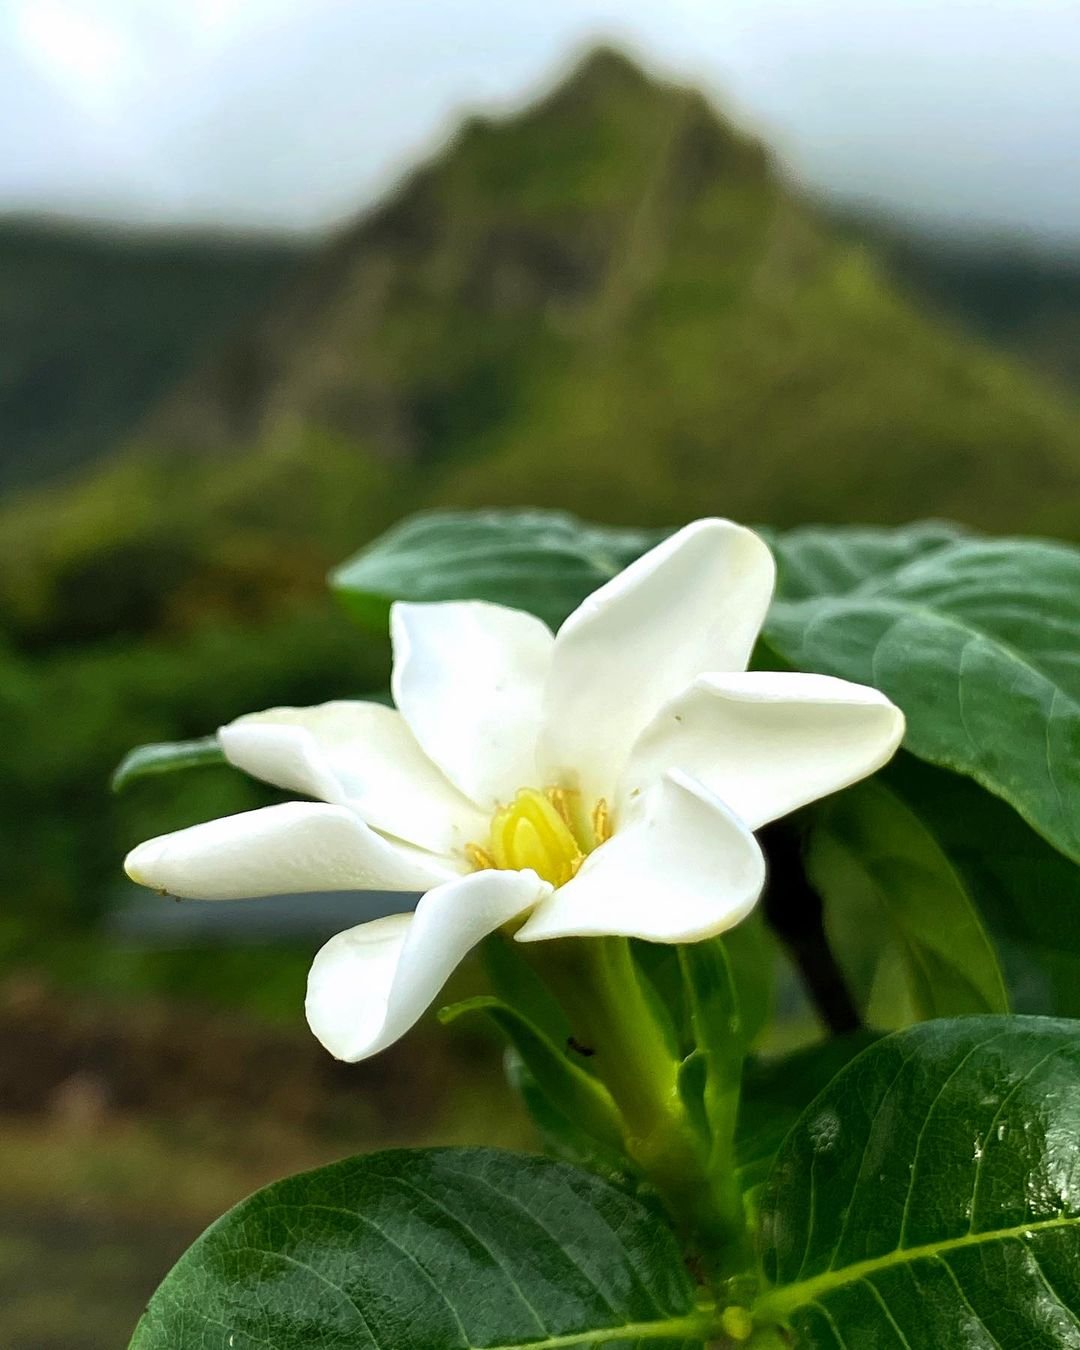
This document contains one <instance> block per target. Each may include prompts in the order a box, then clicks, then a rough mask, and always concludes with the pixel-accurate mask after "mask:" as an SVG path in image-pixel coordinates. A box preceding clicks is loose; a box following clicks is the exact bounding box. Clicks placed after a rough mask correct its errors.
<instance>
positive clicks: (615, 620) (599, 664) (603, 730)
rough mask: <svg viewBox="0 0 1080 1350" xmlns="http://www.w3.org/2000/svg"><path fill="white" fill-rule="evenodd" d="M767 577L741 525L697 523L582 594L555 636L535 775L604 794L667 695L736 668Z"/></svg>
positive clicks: (755, 625)
mask: <svg viewBox="0 0 1080 1350" xmlns="http://www.w3.org/2000/svg"><path fill="white" fill-rule="evenodd" d="M774 577H775V566H774V564H773V560H772V554H771V553H770V552H769V550H768V548H767V547H766V545H765V543H764V542H763V540H762V539H760V538H759V536H758V535H756V534H754V533H753V531H752V530H747V529H744V528H743V527H742V526H740V525H734V524H732V522H731V521H728V520H699V521H696V522H695V523H694V524H692V525H688V526H686V528H685V529H682V530H679V531H678V533H677V534H674V535H672V536H671V538H670V539H666V540H665V541H664V542H663V543H662V544H659V545H658V546H657V547H656V548H654V549H652V550H651V551H650V552H648V553H646V554H644V556H643V557H641V558H638V560H637V561H636V562H634V563H631V564H630V566H629V567H628V568H627V569H626V570H625V571H624V572H620V573H619V575H618V576H616V577H613V578H612V580H611V581H609V582H608V583H607V584H606V585H604V586H601V587H600V589H599V590H598V591H595V592H594V593H593V594H592V595H591V596H589V598H588V599H587V600H585V602H584V603H583V604H582V605H581V606H580V607H579V608H578V609H576V610H575V611H574V613H573V614H571V615H570V617H569V618H568V619H567V620H566V622H565V623H564V624H563V626H562V628H560V629H559V633H558V636H557V637H556V639H555V650H554V654H553V656H552V663H551V675H550V677H549V680H548V688H547V696H546V700H545V707H544V719H545V720H544V733H543V740H542V743H541V756H542V759H543V761H544V768H545V770H546V773H545V775H544V776H545V780H546V781H562V782H565V783H566V784H567V785H568V786H577V787H580V789H581V790H582V792H583V793H584V794H585V795H586V796H587V797H592V798H596V797H607V798H608V799H609V800H610V798H611V794H612V791H613V789H614V787H615V784H616V781H617V779H618V775H619V771H620V770H621V769H622V767H623V765H624V764H625V762H626V759H627V756H628V755H629V753H630V748H631V746H632V745H633V744H634V741H635V740H636V739H637V737H638V735H639V734H640V733H641V731H642V730H643V729H644V728H645V727H646V726H647V725H648V723H649V721H650V720H651V719H652V717H653V716H654V714H655V713H656V712H657V711H658V710H659V708H660V707H661V706H662V705H663V704H664V703H665V702H666V701H667V700H668V699H670V698H673V697H674V696H675V695H676V694H678V693H679V692H680V691H681V690H683V689H685V687H686V686H687V685H688V684H689V683H690V681H691V680H693V679H694V678H695V676H697V675H700V674H701V673H702V672H703V671H707V670H742V669H744V668H745V666H746V663H747V661H748V660H749V659H750V653H751V651H752V650H753V646H754V642H755V640H756V638H757V635H758V631H759V629H760V628H761V624H762V621H763V619H764V617H765V611H766V610H767V608H768V606H769V600H770V597H771V595H772V588H773V581H774ZM575 772H576V777H575Z"/></svg>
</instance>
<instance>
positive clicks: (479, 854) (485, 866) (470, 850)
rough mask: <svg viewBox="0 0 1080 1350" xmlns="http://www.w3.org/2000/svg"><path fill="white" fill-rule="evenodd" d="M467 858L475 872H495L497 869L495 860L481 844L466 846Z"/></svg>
mask: <svg viewBox="0 0 1080 1350" xmlns="http://www.w3.org/2000/svg"><path fill="white" fill-rule="evenodd" d="M465 857H466V858H468V860H469V862H471V863H472V865H473V871H474V872H487V871H493V870H494V868H495V859H494V858H493V857H492V856H491V854H490V853H489V852H488V851H487V849H486V848H481V847H480V845H479V844H466V845H465Z"/></svg>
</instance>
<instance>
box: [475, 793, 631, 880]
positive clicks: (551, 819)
mask: <svg viewBox="0 0 1080 1350" xmlns="http://www.w3.org/2000/svg"><path fill="white" fill-rule="evenodd" d="M610 837H611V820H610V817H609V814H608V808H607V803H606V802H605V801H604V800H603V799H601V800H600V801H598V802H597V803H596V805H595V806H594V808H593V810H592V814H591V816H587V815H586V813H585V811H584V810H583V808H582V802H581V794H580V793H578V792H575V791H573V790H572V789H570V788H562V787H550V788H548V789H546V791H544V792H539V791H537V790H536V789H535V788H522V789H521V791H520V792H519V793H518V794H517V796H516V797H515V798H514V800H513V801H512V802H511V803H510V805H509V806H500V807H499V809H498V810H497V811H496V812H495V815H494V816H493V817H492V820H491V834H490V836H489V839H488V842H487V845H486V846H482V845H480V844H466V845H465V858H466V860H467V861H468V862H469V864H470V865H471V866H472V868H473V870H474V871H481V870H483V869H485V868H491V867H494V868H503V869H507V870H513V871H519V870H522V869H524V868H532V870H533V871H534V872H536V874H537V875H538V876H541V877H543V878H544V880H545V881H550V882H551V884H552V885H553V886H565V885H566V883H567V882H568V881H569V880H571V878H572V877H574V876H576V875H577V872H578V869H579V868H580V866H581V864H582V863H583V862H584V861H585V856H586V854H588V853H591V852H592V850H593V849H594V848H598V847H599V846H600V845H601V844H602V843H604V842H605V840H607V839H609V838H610Z"/></svg>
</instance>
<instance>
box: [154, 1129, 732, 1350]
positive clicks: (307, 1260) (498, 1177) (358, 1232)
mask: <svg viewBox="0 0 1080 1350" xmlns="http://www.w3.org/2000/svg"><path fill="white" fill-rule="evenodd" d="M713 1329H714V1328H713V1327H712V1326H710V1323H709V1320H708V1319H707V1318H706V1317H705V1315H704V1314H703V1313H700V1312H698V1311H696V1310H695V1305H694V1290H693V1287H692V1285H691V1282H690V1279H689V1277H688V1275H687V1273H686V1270H685V1268H684V1266H683V1262H682V1260H681V1257H680V1254H679V1251H678V1248H677V1247H676V1244H675V1240H674V1238H673V1237H672V1235H671V1233H670V1232H669V1231H668V1230H667V1229H666V1228H665V1227H664V1226H663V1225H662V1223H660V1221H659V1220H658V1219H657V1218H656V1216H655V1215H654V1214H652V1213H651V1212H649V1211H648V1210H647V1209H645V1208H644V1207H642V1206H641V1205H640V1204H639V1203H638V1202H637V1201H636V1200H634V1199H633V1198H632V1197H630V1196H628V1195H626V1194H625V1193H624V1192H623V1191H621V1190H619V1189H617V1188H615V1187H613V1186H610V1185H609V1184H608V1183H606V1182H604V1181H601V1180H600V1179H599V1178H598V1177H595V1176H591V1175H590V1174H589V1173H588V1172H582V1171H579V1170H577V1169H576V1168H572V1167H568V1166H566V1165H565V1164H563V1163H556V1162H552V1161H550V1160H547V1159H543V1158H529V1157H522V1156H518V1155H515V1154H511V1153H501V1152H497V1151H493V1150H488V1149H431V1150H404V1149H403V1150H395V1151H393V1152H390V1153H381V1154H375V1155H373V1156H371V1157H368V1158H355V1159H350V1160H348V1161H345V1162H340V1163H335V1164H333V1165H332V1166H330V1167H324V1168H321V1169H319V1170H318V1171H316V1172H307V1173H304V1174H302V1175H300V1176H296V1177H290V1178H289V1179H288V1180H286V1181H281V1182H278V1183H277V1184H275V1185H273V1186H269V1187H267V1188H266V1189H265V1190H263V1191H259V1192H258V1193H257V1194H256V1195H253V1196H252V1197H251V1198H250V1199H249V1200H246V1201H244V1203H243V1204H241V1205H239V1206H237V1208H236V1209H234V1210H233V1211H232V1212H231V1213H229V1214H227V1215H225V1217H224V1218H223V1219H220V1220H219V1221H218V1222H217V1223H216V1224H214V1225H213V1227H212V1228H210V1229H209V1230H208V1231H207V1232H206V1233H205V1234H204V1235H203V1236H202V1237H201V1238H200V1239H199V1240H198V1241H197V1242H196V1243H195V1245H194V1246H193V1247H192V1248H191V1249H190V1250H189V1251H188V1252H187V1254H186V1255H185V1256H183V1257H182V1258H181V1260H180V1262H179V1264H178V1265H177V1266H176V1267H175V1268H174V1270H173V1271H172V1273H171V1274H170V1275H169V1276H168V1277H167V1279H166V1280H165V1282H164V1284H163V1285H162V1286H161V1288H160V1289H159V1290H158V1292H157V1294H156V1295H155V1296H154V1298H153V1299H152V1301H151V1303H150V1306H149V1308H148V1310H147V1312H146V1314H145V1316H144V1317H143V1320H142V1322H140V1324H139V1327H138V1329H137V1331H136V1333H135V1338H134V1340H133V1341H132V1350H181V1348H182V1350H200V1348H201V1350H265V1348H266V1347H268V1346H272V1347H273V1348H274V1350H314V1347H318V1346H322V1347H327V1350H329V1347H331V1346H334V1347H341V1350H345V1347H350V1350H352V1348H353V1347H355V1350H363V1347H369V1350H398V1348H399V1347H400V1348H401V1350H472V1347H476V1348H477V1350H479V1348H480V1347H484V1350H516V1348H517V1347H530V1350H556V1347H566V1348H567V1350H568V1348H569V1347H570V1346H581V1347H584V1346H589V1345H601V1344H602V1345H604V1346H607V1347H610V1348H611V1350H630V1347H632V1346H636V1345H637V1343H638V1342H639V1341H647V1342H649V1343H650V1344H655V1345H656V1346H657V1347H659V1348H660V1350H664V1348H665V1347H666V1348H667V1350H689V1347H691V1346H701V1345H702V1344H703V1343H704V1342H705V1341H706V1340H707V1339H708V1338H709V1336H710V1334H711V1333H712V1331H713Z"/></svg>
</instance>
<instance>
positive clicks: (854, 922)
mask: <svg viewBox="0 0 1080 1350" xmlns="http://www.w3.org/2000/svg"><path fill="white" fill-rule="evenodd" d="M813 820H814V823H813V827H812V830H811V835H810V847H809V852H808V857H807V866H808V869H809V872H810V876H811V878H812V879H813V881H814V884H815V887H816V888H817V890H818V891H819V893H820V894H821V895H822V896H823V898H824V900H825V918H826V930H827V932H828V935H829V939H830V945H831V946H832V949H833V951H834V952H835V954H836V957H837V959H838V960H839V962H840V964H841V966H842V968H843V969H844V972H845V974H846V976H847V978H848V983H849V985H850V987H851V988H852V990H853V992H854V993H855V995H856V997H857V998H858V1000H859V1004H860V1007H861V1008H862V1011H863V1015H864V1018H865V1020H866V1021H867V1022H868V1023H869V1024H870V1025H871V1026H875V1027H879V1028H882V1029H885V1030H892V1029H894V1028H896V1027H899V1026H906V1025H908V1024H909V1023H910V1022H913V1021H925V1020H927V1019H929V1018H931V1017H954V1016H959V1015H961V1014H964V1013H980V1012H1007V1011H1008V999H1007V996H1006V993H1005V985H1004V981H1003V979H1002V975H1001V970H1000V968H999V966H998V961H997V955H996V953H995V952H994V948H993V946H992V945H991V942H990V940H989V938H988V937H987V935H986V932H985V930H984V929H983V926H982V923H981V922H980V919H979V915H978V912H977V910H976V908H975V906H974V905H973V903H972V900H971V897H970V896H969V895H968V892H967V891H966V889H965V888H964V885H963V882H962V881H961V878H960V877H959V876H958V875H957V873H956V871H955V869H954V868H953V866H952V865H951V863H950V861H949V859H948V858H947V857H946V855H945V853H944V852H943V851H942V849H941V848H940V846H939V845H938V843H937V841H936V840H935V838H934V836H933V834H932V833H931V832H930V830H929V829H928V828H927V827H926V825H925V824H924V823H923V822H922V820H920V818H919V817H918V816H916V815H915V814H914V813H913V812H911V811H910V810H909V809H908V808H907V806H906V805H905V804H904V803H903V802H902V801H901V800H900V798H899V797H897V796H896V795H895V794H894V793H892V792H890V791H889V790H888V788H886V787H884V786H883V785H882V784H881V783H878V782H869V783H861V784H859V786H857V787H855V788H853V789H851V790H850V791H848V792H843V793H841V794H839V795H838V796H836V797H832V798H830V799H829V801H827V802H825V803H824V804H823V805H822V806H821V807H820V808H819V809H818V810H817V811H816V812H815V813H814V818H813Z"/></svg>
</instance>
